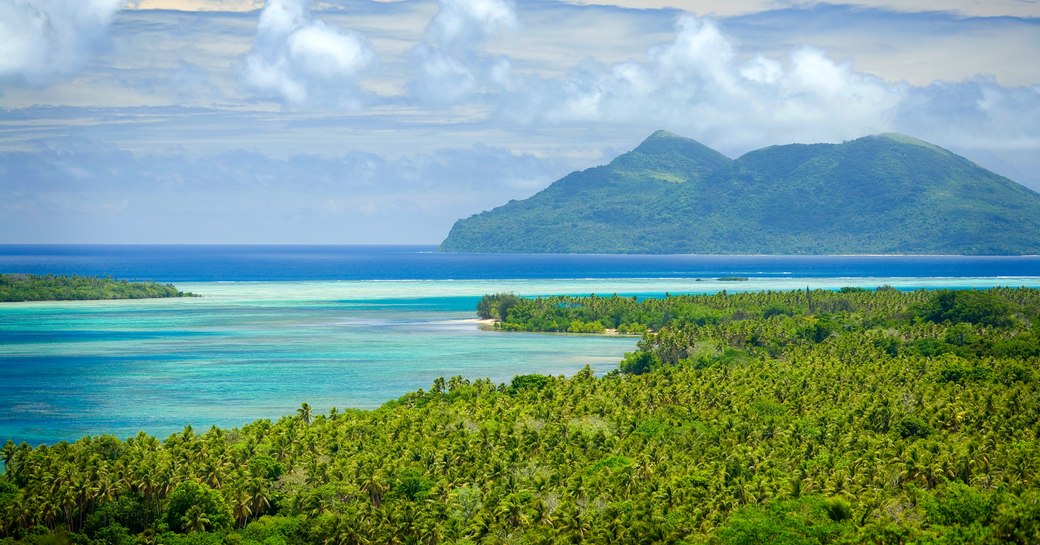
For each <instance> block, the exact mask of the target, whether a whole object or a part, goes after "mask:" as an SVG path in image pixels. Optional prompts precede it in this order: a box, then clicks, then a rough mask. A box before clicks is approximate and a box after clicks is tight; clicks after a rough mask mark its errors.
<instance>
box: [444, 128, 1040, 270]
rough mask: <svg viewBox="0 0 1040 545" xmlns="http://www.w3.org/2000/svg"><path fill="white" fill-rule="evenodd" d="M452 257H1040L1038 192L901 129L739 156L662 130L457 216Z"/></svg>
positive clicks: (450, 240)
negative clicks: (533, 189) (532, 191)
mask: <svg viewBox="0 0 1040 545" xmlns="http://www.w3.org/2000/svg"><path fill="white" fill-rule="evenodd" d="M441 249H442V250H444V251H450V252H530V253H538V252H559V253H665V254H667V253H671V254H684V253H694V254H850V253H860V254H967V255H982V254H990V255H1017V254H1038V253H1040V194H1037V193H1036V192H1034V191H1032V190H1030V189H1028V188H1026V187H1024V186H1022V185H1019V184H1017V183H1015V182H1013V181H1011V180H1008V179H1007V178H1004V177H1001V176H998V175H997V174H994V173H992V172H990V171H988V170H986V169H983V168H981V167H979V166H978V165H976V164H974V163H972V162H971V161H969V160H967V159H965V158H963V157H960V156H957V155H955V154H953V153H951V152H949V151H946V150H944V149H942V148H939V147H938V146H934V145H931V144H928V143H925V142H922V141H920V140H917V139H914V138H910V137H907V136H902V135H895V134H886V135H880V136H869V137H865V138H860V139H857V140H853V141H850V142H845V143H842V144H834V145H831V144H815V145H797V144H795V145H787V146H772V147H768V148H764V149H760V150H756V151H752V152H750V153H747V154H745V155H744V156H742V157H740V158H738V159H736V160H730V159H728V158H726V157H725V156H723V155H721V154H719V153H718V152H716V151H714V150H711V149H709V148H706V147H704V146H703V145H701V144H698V143H697V142H694V141H693V140H689V139H686V138H681V137H678V136H676V135H673V134H669V133H666V132H663V131H659V132H657V133H654V134H653V135H651V136H650V137H649V138H647V139H646V141H644V142H643V143H642V144H641V145H639V147H637V148H636V149H634V150H633V151H631V152H628V153H626V154H623V155H621V156H619V157H618V158H616V159H614V161H612V162H611V163H610V164H609V165H605V166H600V167H595V168H591V169H588V170H585V171H582V172H574V173H572V174H569V175H568V176H565V177H564V178H562V179H560V180H558V181H556V182H555V183H553V184H552V185H550V186H549V187H548V188H546V189H545V190H543V191H541V192H539V193H538V194H536V195H534V196H532V197H530V198H529V199H526V200H523V201H511V202H509V203H508V204H506V205H504V206H501V207H499V208H496V209H494V210H491V211H488V212H483V213H481V214H477V215H474V216H472V217H470V218H466V219H462V220H459V221H458V222H456V224H455V226H454V227H453V228H452V230H451V232H450V233H449V235H448V237H447V238H446V239H445V240H444V242H443V243H442V244H441Z"/></svg>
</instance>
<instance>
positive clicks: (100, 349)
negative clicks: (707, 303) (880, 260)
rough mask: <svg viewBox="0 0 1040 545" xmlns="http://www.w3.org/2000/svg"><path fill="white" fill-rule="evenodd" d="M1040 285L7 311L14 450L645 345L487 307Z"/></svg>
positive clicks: (559, 364)
mask: <svg viewBox="0 0 1040 545" xmlns="http://www.w3.org/2000/svg"><path fill="white" fill-rule="evenodd" d="M885 284H888V285H892V286H895V287H898V288H901V289H911V288H939V287H950V286H953V287H987V286H993V285H1026V286H1040V279H1038V278H1035V277H1016V278H875V277H868V278H790V277H780V278H776V277H774V278H751V279H749V280H747V281H737V282H732V281H730V282H726V281H718V280H711V279H693V278H690V279H683V278H672V279H565V280H544V279H537V280H386V281H371V280H365V281H304V282H183V283H179V284H178V287H180V288H181V289H184V290H188V291H192V292H195V293H198V294H200V295H202V297H199V298H189V299H160V300H138V301H104V302H48V303H18V304H8V305H0V371H2V372H3V377H4V380H3V381H2V385H0V400H2V401H3V403H4V406H5V410H4V411H3V412H0V441H4V440H6V439H7V438H11V439H14V440H15V441H28V442H30V443H41V442H47V443H50V442H55V441H59V440H74V439H76V438H78V437H81V436H83V435H87V434H91V435H95V434H99V433H112V434H115V435H117V436H120V437H126V436H129V435H133V434H136V433H137V432H138V431H139V430H145V431H147V432H149V433H151V434H154V435H158V436H160V437H164V436H166V435H168V434H169V433H172V432H174V431H178V430H180V429H182V428H183V427H184V425H186V424H190V425H192V426H195V427H196V428H206V427H208V426H211V425H219V426H239V425H242V424H244V423H246V422H249V421H252V420H254V419H256V418H272V419H275V418H278V417H280V416H282V415H286V414H291V413H293V412H295V410H296V408H297V407H299V405H300V404H301V403H302V402H308V403H310V404H311V405H312V406H313V407H314V408H315V410H316V411H318V412H325V411H328V410H329V409H330V408H331V407H339V408H350V407H358V408H373V407H376V406H378V405H380V404H382V403H383V402H385V401H387V400H389V399H393V398H396V397H398V396H400V395H402V394H404V393H406V392H409V391H412V390H415V389H417V388H428V387H429V386H430V384H431V383H432V382H433V380H434V379H436V378H437V377H440V376H443V377H450V376H452V375H463V376H465V377H468V378H482V377H489V378H491V379H492V380H493V381H495V382H508V380H509V379H510V378H511V377H512V376H513V375H516V374H524V373H545V374H565V375H570V374H573V373H574V372H576V371H578V370H579V369H581V368H582V367H583V366H585V365H590V366H592V368H593V370H594V371H596V373H597V374H603V373H606V372H608V371H610V370H611V369H613V368H614V367H615V366H616V364H617V361H618V360H619V359H620V357H621V356H622V355H623V354H624V353H625V352H627V351H630V350H632V349H633V348H634V347H635V344H636V341H637V339H636V338H634V337H609V336H582V335H566V334H531V333H502V332H496V331H486V330H481V329H480V328H479V327H478V325H477V324H476V323H475V322H474V321H473V320H472V318H474V312H473V309H474V307H475V305H476V302H477V300H478V299H479V297H480V295H482V294H484V293H493V292H501V291H509V292H513V293H517V294H520V295H544V294H560V293H566V294H587V293H597V294H604V295H606V294H612V293H619V294H625V295H640V296H650V295H661V294H663V293H666V292H671V293H689V292H715V291H719V290H723V289H725V290H729V291H741V290H767V289H772V290H790V289H805V288H806V287H811V288H826V289H836V288H839V287H842V286H850V285H855V286H863V287H876V286H879V285H885Z"/></svg>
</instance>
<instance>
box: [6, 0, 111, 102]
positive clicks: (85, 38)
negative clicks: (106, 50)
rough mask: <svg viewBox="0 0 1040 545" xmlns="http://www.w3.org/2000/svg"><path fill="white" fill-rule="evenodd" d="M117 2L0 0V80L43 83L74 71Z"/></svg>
mask: <svg viewBox="0 0 1040 545" xmlns="http://www.w3.org/2000/svg"><path fill="white" fill-rule="evenodd" d="M122 4H123V0H0V37H2V38H0V82H3V81H8V82H17V83H23V84H25V83H28V84H30V85H37V86H38V85H45V84H48V83H51V82H53V81H54V80H56V79H58V78H61V77H65V76H69V75H71V74H73V73H75V72H77V71H78V70H79V69H80V68H81V67H82V66H83V64H84V62H86V60H87V58H89V57H90V56H91V55H92V54H93V53H95V52H96V50H97V49H98V48H99V44H100V43H101V42H102V41H103V38H104V37H105V32H106V31H107V29H108V27H109V26H110V25H111V24H112V21H113V19H114V18H115V15H116V12H118V11H119V9H120V7H121V5H122Z"/></svg>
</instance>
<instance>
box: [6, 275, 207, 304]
mask: <svg viewBox="0 0 1040 545" xmlns="http://www.w3.org/2000/svg"><path fill="white" fill-rule="evenodd" d="M162 297H196V295H195V294H193V293H190V292H183V291H180V290H178V289H177V288H176V287H174V286H173V285H172V284H165V285H163V284H157V283H155V282H128V281H126V280H116V279H114V278H101V277H96V276H77V275H72V276H65V275H53V274H46V275H39V274H0V302H4V303H11V302H21V301H78V300H94V299H151V298H162Z"/></svg>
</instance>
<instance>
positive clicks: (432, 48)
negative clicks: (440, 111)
mask: <svg viewBox="0 0 1040 545" xmlns="http://www.w3.org/2000/svg"><path fill="white" fill-rule="evenodd" d="M439 5H440V11H439V12H438V13H437V15H436V16H434V18H433V19H432V20H431V21H430V24H429V25H428V26H427V28H426V37H425V39H424V41H423V43H421V44H419V45H418V46H416V47H415V48H413V49H412V51H411V55H412V58H413V60H414V64H415V73H414V75H413V77H412V81H411V82H410V83H409V85H408V87H409V90H410V92H411V95H412V96H413V97H415V98H416V99H418V100H419V101H420V102H424V103H430V104H435V105H449V104H454V103H457V102H460V101H462V100H464V99H466V98H467V97H469V96H471V95H474V94H479V93H482V92H499V91H502V90H504V89H509V88H510V87H511V82H512V65H511V63H510V62H509V59H508V58H507V57H505V56H501V55H499V56H495V55H489V54H488V53H486V52H485V51H482V50H481V49H480V46H481V45H482V44H484V43H485V42H486V41H487V40H489V39H490V38H492V37H495V36H498V35H500V34H501V33H503V32H505V31H508V30H511V29H515V28H517V27H518V25H519V23H518V20H517V17H516V11H515V9H514V7H513V5H512V4H511V3H509V2H506V1H505V0H440V2H439Z"/></svg>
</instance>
